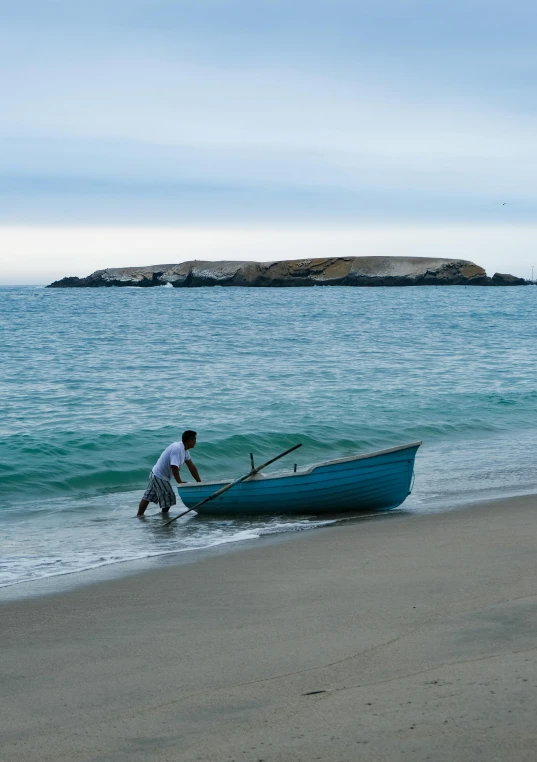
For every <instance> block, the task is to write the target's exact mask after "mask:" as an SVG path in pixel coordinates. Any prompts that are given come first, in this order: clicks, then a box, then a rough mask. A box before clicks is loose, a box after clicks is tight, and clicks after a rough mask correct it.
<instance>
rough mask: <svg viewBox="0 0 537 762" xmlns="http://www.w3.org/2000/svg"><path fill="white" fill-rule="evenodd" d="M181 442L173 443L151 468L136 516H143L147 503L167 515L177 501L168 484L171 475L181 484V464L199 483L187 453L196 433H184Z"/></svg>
mask: <svg viewBox="0 0 537 762" xmlns="http://www.w3.org/2000/svg"><path fill="white" fill-rule="evenodd" d="M181 440H182V441H181V442H174V443H173V444H171V445H170V446H169V447H167V448H166V449H165V450H164V452H163V453H162V455H161V456H160V458H159V459H158V460H157V462H156V463H155V465H154V466H153V470H152V471H151V473H150V475H149V484H148V485H147V489H146V491H145V492H144V496H143V498H142V499H141V500H140V505H139V506H138V514H137V515H138V516H143V515H144V513H145V509H146V508H147V506H148V505H149V503H158V504H159V505H160V508H161V510H162V513H168V511H169V510H170V508H171V506H172V505H175V503H176V502H177V501H176V499H175V493H174V491H173V489H172V485H171V484H170V479H171V477H172V474H173V477H174V479H175V481H176V482H177V484H183V481H182V479H181V475H180V473H179V469H180V468H181V466H182V465H183V463H186V466H187V468H188V470H189V471H190V473H191V474H192V476H193V477H194V479H195V480H196V481H197V482H200V481H201V479H200V475H199V473H198V469H197V468H196V466H195V465H194V463H193V462H192V459H191V457H190V453H189V452H188V451H189V450H191V449H192V448H193V447H195V446H196V432H195V431H185V432H184V434H183V436H182V437H181Z"/></svg>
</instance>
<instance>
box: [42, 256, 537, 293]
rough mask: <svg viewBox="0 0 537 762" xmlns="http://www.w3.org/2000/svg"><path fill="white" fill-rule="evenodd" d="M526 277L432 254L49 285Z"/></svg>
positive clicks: (190, 267)
mask: <svg viewBox="0 0 537 762" xmlns="http://www.w3.org/2000/svg"><path fill="white" fill-rule="evenodd" d="M526 282H527V281H525V280H524V279H523V278H516V277H515V276H514V275H502V274H501V273H495V274H494V276H493V277H492V278H489V277H488V276H487V273H486V272H485V270H484V269H483V268H482V267H479V265H476V264H474V263H473V262H469V261H468V260H465V259H438V258H434V257H327V258H323V259H290V260H285V261H283V262H233V261H229V262H228V261H222V262H203V261H197V260H194V261H192V262H183V263H182V264H177V265H150V266H148V267H111V268H107V269H106V270H96V271H95V272H94V273H92V274H91V275H89V276H88V277H87V278H75V277H71V278H63V279H62V280H58V281H55V282H54V283H51V284H50V286H49V288H95V287H101V286H140V287H148V286H166V285H168V284H171V285H172V286H175V287H176V288H195V287H198V286H254V287H259V286H261V287H263V286H264V287H271V286H272V287H274V286H278V287H282V286H451V285H453V286H461V285H464V286H518V285H525V284H526Z"/></svg>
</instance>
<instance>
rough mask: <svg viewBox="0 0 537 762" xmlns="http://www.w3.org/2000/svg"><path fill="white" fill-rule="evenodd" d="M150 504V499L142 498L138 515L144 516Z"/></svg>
mask: <svg viewBox="0 0 537 762" xmlns="http://www.w3.org/2000/svg"><path fill="white" fill-rule="evenodd" d="M148 505H149V500H143V499H142V500H140V505H139V506H138V513H137V514H136V515H137V516H143V515H144V513H145V509H146V508H147V506H148Z"/></svg>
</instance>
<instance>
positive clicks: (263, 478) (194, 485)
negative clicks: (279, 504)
mask: <svg viewBox="0 0 537 762" xmlns="http://www.w3.org/2000/svg"><path fill="white" fill-rule="evenodd" d="M422 444H423V440H421V441H419V442H412V443H411V444H407V445H398V446H397V447H390V448H388V449H387V450H377V451H376V452H370V453H365V454H364V455H348V456H347V457H345V458H335V459H334V460H325V461H322V462H321V463H313V464H312V465H311V466H309V467H308V468H307V469H306V470H305V471H290V472H289V473H285V472H283V473H282V472H280V473H275V474H261V473H259V474H255V476H253V477H249V478H248V479H245V480H244V482H243V484H244V483H246V482H256V481H266V480H268V479H290V478H291V477H294V476H308V475H309V474H311V473H313V471H315V470H316V469H317V468H322V467H323V466H335V465H338V464H339V463H351V462H352V461H354V460H365V459H366V458H376V457H378V456H380V455H389V454H390V453H392V452H398V451H399V450H410V448H412V447H416V448H417V447H421V445H422ZM230 483H231V482H230V481H228V480H226V479H223V480H219V481H216V482H193V483H190V482H189V483H183V484H184V486H181V487H178V490H177V491H178V492H179V490H181V492H182V491H183V489H199V488H200V487H207V486H217V485H224V484H230Z"/></svg>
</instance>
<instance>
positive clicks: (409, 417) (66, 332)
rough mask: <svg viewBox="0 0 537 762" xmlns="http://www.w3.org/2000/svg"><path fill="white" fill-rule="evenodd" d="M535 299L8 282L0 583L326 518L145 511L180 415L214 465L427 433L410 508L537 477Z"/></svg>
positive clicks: (214, 472)
mask: <svg viewBox="0 0 537 762" xmlns="http://www.w3.org/2000/svg"><path fill="white" fill-rule="evenodd" d="M536 300H537V289H536V288H533V287H525V288H475V287H474V288H468V287H443V288H442V287H439V288H432V287H423V288H386V289H382V288H381V289H367V288H310V289H232V288H206V289H193V290H181V289H171V288H164V287H163V288H154V289H136V288H125V289H116V288H112V289H88V290H85V289H73V290H48V289H43V288H37V287H35V288H33V287H25V288H22V287H21V288H15V287H10V288H1V289H0V325H1V328H2V342H1V346H2V350H1V351H2V373H1V381H0V387H1V389H0V390H1V396H0V399H1V402H0V405H1V416H0V492H1V497H2V501H1V505H0V532H1V535H0V536H1V540H0V585H8V584H13V583H17V582H20V581H25V580H33V579H38V578H42V577H47V576H51V575H55V574H65V573H68V572H72V571H77V570H80V569H83V568H92V567H96V566H100V565H107V564H112V563H117V562H120V561H124V560H128V559H134V558H145V557H151V556H161V555H164V554H168V553H177V552H183V551H185V552H186V551H188V550H193V549H195V548H200V547H206V546H210V545H214V544H218V543H225V542H232V541H236V540H240V539H247V538H250V537H256V536H259V535H260V534H264V533H270V532H276V531H289V530H295V531H296V530H299V529H302V528H307V527H312V526H317V525H318V524H319V522H317V521H311V520H309V519H308V518H307V517H306V518H304V519H300V520H292V521H290V520H288V521H286V520H284V519H281V518H278V517H275V518H273V519H271V520H268V521H266V520H263V521H256V522H251V521H242V522H241V521H221V520H209V519H203V520H202V519H198V518H196V517H195V516H190V517H189V518H188V519H185V520H182V521H181V522H178V524H177V527H178V528H177V531H174V532H172V533H170V532H169V531H168V532H163V531H162V527H161V522H160V520H159V519H150V520H148V521H146V522H140V521H136V520H134V519H132V516H133V514H134V513H135V510H136V506H137V504H138V501H139V499H140V497H141V494H142V492H143V490H144V488H145V485H146V481H147V475H148V472H149V470H150V469H151V467H152V465H153V464H154V462H155V461H156V459H157V457H158V455H159V454H160V452H161V451H162V450H163V449H164V448H165V447H166V446H167V445H168V444H169V443H170V442H172V441H174V440H176V439H178V438H179V436H180V433H181V432H182V431H183V429H185V428H194V429H195V430H197V431H198V442H199V444H198V447H197V448H196V450H194V451H193V453H192V455H193V459H194V461H195V462H196V464H197V465H198V468H199V470H200V473H201V475H202V478H206V479H216V478H236V477H237V476H240V475H241V474H242V473H245V472H246V471H247V470H248V468H249V453H250V451H253V452H254V454H255V456H256V460H257V462H261V460H265V459H268V458H270V457H271V456H273V455H275V454H277V453H278V452H280V451H282V450H284V449H286V448H287V447H290V446H292V445H293V444H295V443H297V442H302V443H303V447H302V448H301V449H300V450H299V451H298V454H296V456H291V458H292V461H293V462H297V463H299V464H300V465H302V464H306V463H312V462H316V461H319V460H323V459H330V458H335V457H340V456H344V455H349V454H354V453H356V452H367V451H371V450H376V449H380V448H384V447H392V446H395V445H398V444H404V443H407V442H412V441H415V440H418V439H422V440H423V441H424V445H423V447H422V449H421V450H420V452H419V454H418V458H417V461H416V484H415V489H414V493H413V495H412V496H411V497H410V498H409V500H408V501H407V502H406V503H405V508H406V509H408V510H412V511H435V510H442V509H445V508H448V507H450V506H452V505H455V504H459V503H461V502H465V501H472V500H476V499H480V498H485V497H490V496H495V495H498V496H500V495H504V494H522V493H529V492H534V491H537V472H536V468H535V457H534V453H535V447H536V444H537V359H536V353H535V342H536V339H537V331H536V328H535V303H536ZM282 465H283V466H285V465H286V464H285V463H282V464H281V465H278V466H276V467H279V468H281V467H282ZM287 465H292V463H289V464H287ZM187 475H188V474H187ZM151 511H153V512H154V509H152V508H149V509H148V514H149V513H151Z"/></svg>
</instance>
